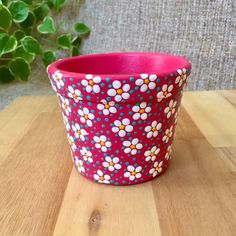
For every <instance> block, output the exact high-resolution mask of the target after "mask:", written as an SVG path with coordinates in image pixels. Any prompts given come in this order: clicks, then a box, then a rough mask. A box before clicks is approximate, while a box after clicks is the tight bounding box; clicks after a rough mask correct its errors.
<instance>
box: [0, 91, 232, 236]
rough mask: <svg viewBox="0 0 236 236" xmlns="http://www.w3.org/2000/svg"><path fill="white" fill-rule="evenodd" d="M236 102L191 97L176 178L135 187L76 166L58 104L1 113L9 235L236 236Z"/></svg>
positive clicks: (3, 231) (3, 230) (27, 102)
mask: <svg viewBox="0 0 236 236" xmlns="http://www.w3.org/2000/svg"><path fill="white" fill-rule="evenodd" d="M235 96H236V91H218V92H198V93H195V92H193V93H185V95H184V100H183V107H182V110H181V113H180V117H179V118H178V126H177V132H176V137H175V142H174V146H173V156H172V161H171V163H170V166H169V168H168V170H167V172H166V173H164V174H163V175H162V176H160V177H159V178H157V179H155V180H153V181H151V182H147V183H144V184H141V185H135V186H129V187H117V186H116V187H115V186H107V185H106V186H105V185H99V184H95V183H93V182H90V181H88V180H87V179H85V178H84V177H82V176H81V175H79V174H78V173H77V172H76V170H75V169H74V168H72V162H71V160H70V153H69V148H68V144H67V141H66V135H65V131H64V128H63V123H62V119H61V117H60V113H59V109H58V105H57V101H56V99H55V98H54V97H23V98H19V99H17V100H16V101H15V102H14V103H13V104H12V105H11V106H10V107H9V108H7V109H6V110H5V111H3V112H1V113H0V128H1V131H2V132H1V133H0V137H1V140H0V141H1V142H2V143H1V144H0V145H1V146H0V148H1V149H0V150H1V152H0V173H1V174H0V235H3V236H9V235H13V236H15V235H17V236H18V235H24V236H25V235H27V236H28V235H40V236H41V235H50V236H51V235H54V236H62V235H63V236H75V235H83V236H87V235H88V236H106V235H112V236H113V235H114V236H123V235H140V236H141V235H147V236H149V235H150V236H151V235H155V236H169V235H177V236H178V235H180V236H185V235H186V236H189V235H193V236H195V235H196V236H199V235H203V236H204V235H207V236H209V235H214V236H215V235H219V236H231V235H234V234H235V232H236V225H235V222H236V214H235V212H236V171H235V170H236V144H235V140H236V132H235V131H236V125H235V122H234V121H235V120H236V108H235V105H234V102H235V100H234V98H235ZM229 117H230V119H229ZM17 122H18V123H17Z"/></svg>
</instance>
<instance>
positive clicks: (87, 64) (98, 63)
mask: <svg viewBox="0 0 236 236" xmlns="http://www.w3.org/2000/svg"><path fill="white" fill-rule="evenodd" d="M51 66H52V67H53V68H54V70H60V71H61V72H62V73H64V74H67V75H68V76H70V74H71V76H75V74H77V75H78V74H93V75H95V74H99V75H108V76H111V75H135V74H140V73H155V74H157V75H163V74H170V73H171V72H176V70H177V69H179V68H186V69H190V64H189V61H188V59H186V58H183V57H178V56H174V55H169V54H163V53H108V54H94V55H86V56H79V57H72V58H66V59H62V60H59V61H56V62H54V63H53V64H52V65H51Z"/></svg>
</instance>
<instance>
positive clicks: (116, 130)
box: [111, 127, 120, 133]
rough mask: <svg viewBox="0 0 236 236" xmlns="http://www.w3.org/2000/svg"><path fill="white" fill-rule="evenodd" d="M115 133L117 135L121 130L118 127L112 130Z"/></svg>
mask: <svg viewBox="0 0 236 236" xmlns="http://www.w3.org/2000/svg"><path fill="white" fill-rule="evenodd" d="M111 130H112V131H113V132H114V133H117V132H119V131H120V129H119V128H118V127H112V129H111Z"/></svg>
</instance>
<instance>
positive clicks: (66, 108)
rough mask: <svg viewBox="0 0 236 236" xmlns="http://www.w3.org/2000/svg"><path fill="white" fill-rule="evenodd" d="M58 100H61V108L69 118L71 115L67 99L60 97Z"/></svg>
mask: <svg viewBox="0 0 236 236" xmlns="http://www.w3.org/2000/svg"><path fill="white" fill-rule="evenodd" d="M60 98H61V107H62V109H63V110H64V111H65V113H66V115H67V116H69V114H70V113H71V108H70V102H69V99H67V98H64V97H62V96H60Z"/></svg>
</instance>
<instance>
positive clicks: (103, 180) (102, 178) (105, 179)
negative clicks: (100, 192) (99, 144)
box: [93, 170, 111, 184]
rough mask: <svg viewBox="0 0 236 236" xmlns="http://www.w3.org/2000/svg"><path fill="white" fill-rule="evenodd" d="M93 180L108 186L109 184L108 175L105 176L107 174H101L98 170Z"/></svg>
mask: <svg viewBox="0 0 236 236" xmlns="http://www.w3.org/2000/svg"><path fill="white" fill-rule="evenodd" d="M93 177H94V179H95V180H97V181H98V183H101V184H102V183H103V184H109V183H110V179H111V177H110V175H107V174H105V175H104V174H103V172H102V171H101V170H98V171H97V174H95V175H94V176H93Z"/></svg>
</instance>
